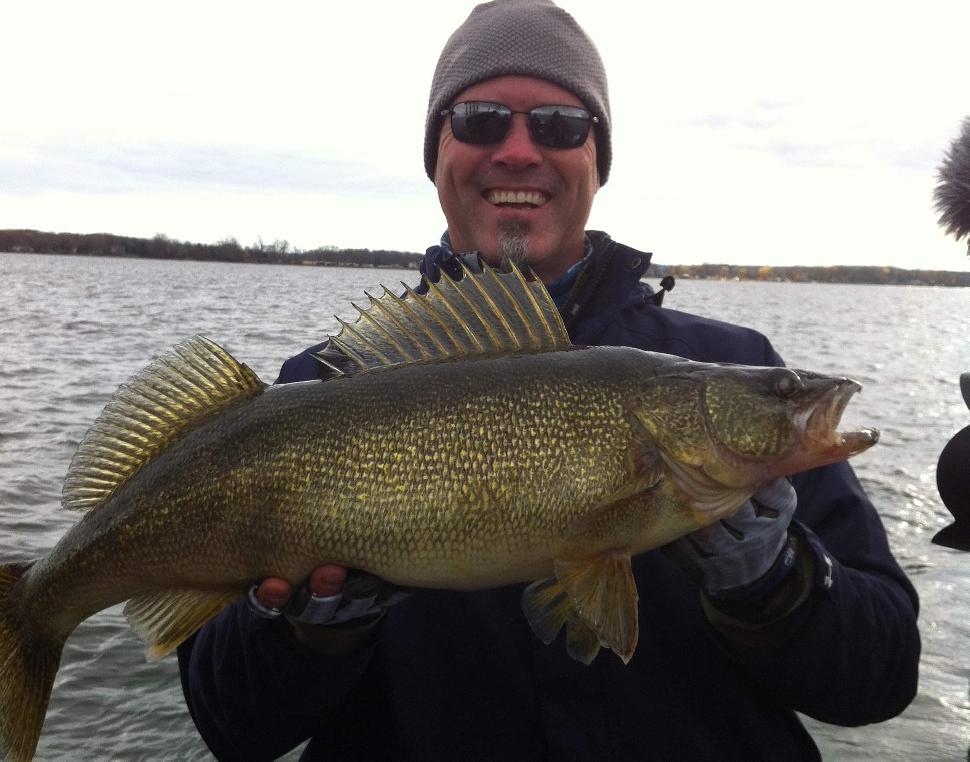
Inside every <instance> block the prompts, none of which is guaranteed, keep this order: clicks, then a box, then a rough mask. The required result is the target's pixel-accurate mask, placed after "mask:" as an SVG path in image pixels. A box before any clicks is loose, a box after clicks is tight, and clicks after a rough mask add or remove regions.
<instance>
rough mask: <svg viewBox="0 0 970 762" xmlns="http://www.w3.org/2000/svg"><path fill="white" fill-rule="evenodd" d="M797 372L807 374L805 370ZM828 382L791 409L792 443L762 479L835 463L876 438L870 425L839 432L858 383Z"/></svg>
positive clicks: (866, 445) (859, 450)
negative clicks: (790, 448)
mask: <svg viewBox="0 0 970 762" xmlns="http://www.w3.org/2000/svg"><path fill="white" fill-rule="evenodd" d="M797 372H798V373H800V374H803V375H806V376H807V375H809V374H808V373H806V372H805V371H797ZM830 381H831V384H830V386H829V388H828V389H826V390H824V391H822V392H821V393H819V394H816V395H813V396H812V397H811V398H809V399H808V400H806V402H805V403H804V404H802V405H801V406H799V408H798V409H797V411H796V412H795V415H794V416H793V425H794V428H795V434H796V444H795V446H794V447H793V448H792V450H791V452H790V453H789V454H788V455H787V456H786V457H784V458H782V459H780V460H778V461H777V462H775V463H773V464H772V466H771V468H770V469H769V474H768V475H767V477H766V480H768V479H772V478H775V477H778V476H787V475H790V474H795V473H799V472H801V471H807V470H809V469H812V468H819V467H821V466H827V465H830V464H832V463H838V462H839V461H842V460H846V459H848V458H851V457H854V456H855V455H858V454H860V453H862V452H865V451H866V450H868V449H869V448H870V447H872V446H873V445H874V444H876V443H877V442H878V441H879V430H878V429H876V428H873V427H860V428H858V429H853V430H843V431H839V428H838V427H839V423H840V422H841V419H842V414H843V413H844V412H845V408H846V406H847V405H848V404H849V400H850V399H851V398H852V397H853V396H854V395H855V394H856V393H857V392H859V391H860V390H861V389H862V384H860V383H858V382H857V381H853V380H852V379H850V378H836V379H830Z"/></svg>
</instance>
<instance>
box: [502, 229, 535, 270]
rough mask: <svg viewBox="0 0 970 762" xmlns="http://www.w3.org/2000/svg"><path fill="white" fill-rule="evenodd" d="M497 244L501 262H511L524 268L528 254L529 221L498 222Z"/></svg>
mask: <svg viewBox="0 0 970 762" xmlns="http://www.w3.org/2000/svg"><path fill="white" fill-rule="evenodd" d="M498 245H499V252H500V253H501V255H502V262H506V261H508V262H511V263H513V264H514V265H515V266H516V267H519V268H524V267H525V265H526V262H527V260H528V255H529V223H528V222H525V221H524V220H509V221H505V222H500V223H499V226H498Z"/></svg>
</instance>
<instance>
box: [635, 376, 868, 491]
mask: <svg viewBox="0 0 970 762" xmlns="http://www.w3.org/2000/svg"><path fill="white" fill-rule="evenodd" d="M861 388H862V386H861V385H860V384H859V383H857V382H856V381H853V380H851V379H848V378H844V377H836V376H826V375H822V374H819V373H813V372H811V371H803V370H792V369H789V368H761V367H752V366H743V365H726V364H725V365H718V364H708V363H693V362H688V361H682V362H679V363H674V364H673V366H672V367H670V368H669V369H668V370H665V371H661V372H660V373H656V374H654V375H653V376H652V377H651V378H649V379H647V380H645V381H643V382H642V383H641V384H640V389H639V391H640V394H639V397H638V410H637V412H636V416H637V418H638V419H639V420H640V422H641V423H642V424H643V425H644V426H645V427H646V428H647V430H648V431H649V433H650V435H651V437H652V438H653V440H654V441H655V442H656V443H657V444H658V446H659V447H660V449H661V451H662V453H663V456H664V459H665V460H667V461H668V462H676V464H678V465H679V466H682V467H687V468H692V469H696V470H700V471H702V472H703V474H704V476H705V477H706V478H708V479H711V480H713V481H714V482H716V483H717V484H719V485H722V486H724V487H727V488H735V489H737V488H746V487H755V488H757V486H759V485H761V484H764V483H767V482H768V481H771V480H772V479H774V478H776V477H779V476H787V475H790V474H794V473H798V472H800V471H805V470H808V469H810V468H816V467H818V466H823V465H827V464H829V463H835V462H837V461H840V460H845V459H846V458H849V457H851V456H853V455H857V454H858V453H860V452H863V451H864V450H867V449H868V448H869V447H871V446H872V445H874V444H875V443H876V442H877V441H878V439H879V432H878V431H877V430H876V429H872V428H862V429H858V430H855V431H839V430H838V425H839V422H840V420H841V417H842V413H843V411H844V410H845V407H846V405H847V404H848V402H849V399H850V398H851V397H852V395H853V394H855V393H856V392H857V391H859V390H860V389H861Z"/></svg>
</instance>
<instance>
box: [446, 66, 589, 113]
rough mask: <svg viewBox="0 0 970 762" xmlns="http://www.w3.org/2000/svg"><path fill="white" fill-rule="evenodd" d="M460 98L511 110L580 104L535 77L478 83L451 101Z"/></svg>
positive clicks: (554, 86) (564, 91)
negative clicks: (503, 106)
mask: <svg viewBox="0 0 970 762" xmlns="http://www.w3.org/2000/svg"><path fill="white" fill-rule="evenodd" d="M462 101H493V102H495V103H502V104H504V105H506V106H510V107H511V108H512V109H513V110H515V111H519V110H528V109H531V108H535V107H536V106H581V107H582V106H583V102H582V101H581V100H580V99H579V98H577V97H576V96H575V95H573V94H572V93H571V92H569V90H566V89H564V88H562V87H559V85H555V84H553V83H552V82H549V81H547V80H544V79H538V78H536V77H523V76H520V75H506V76H502V77H494V78H492V79H486V80H484V81H483V82H478V83H476V84H474V85H472V86H471V87H468V88H466V89H464V90H462V91H461V92H460V93H459V94H458V95H457V96H455V99H454V100H453V101H452V102H453V103H460V102H462Z"/></svg>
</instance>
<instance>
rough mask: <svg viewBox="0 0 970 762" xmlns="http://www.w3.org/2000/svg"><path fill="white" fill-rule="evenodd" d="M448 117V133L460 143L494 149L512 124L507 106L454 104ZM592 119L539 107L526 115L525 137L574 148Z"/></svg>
mask: <svg viewBox="0 0 970 762" xmlns="http://www.w3.org/2000/svg"><path fill="white" fill-rule="evenodd" d="M444 113H450V114H451V131H452V133H454V136H455V137H456V138H457V139H458V140H460V141H461V142H462V143H471V144H473V145H478V146H486V145H494V144H496V143H501V142H502V141H503V140H505V136H506V135H507V134H508V132H509V127H510V125H511V124H512V114H513V113H515V112H513V111H512V109H510V108H509V107H508V106H503V105H502V104H500V103H489V102H487V101H466V102H464V103H457V104H455V106H454V107H453V108H451V109H449V110H448V111H446V112H444ZM592 123H593V117H592V116H591V115H590V113H589V112H588V111H586V109H582V108H578V107H576V106H539V107H538V108H534V109H532V111H530V112H529V134H530V135H532V139H533V140H534V141H535V142H536V143H538V144H539V145H543V146H546V147H548V148H577V147H578V146H581V145H582V144H583V143H585V142H586V138H587V137H588V136H589V128H590V125H591V124H592Z"/></svg>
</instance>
